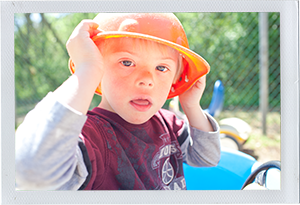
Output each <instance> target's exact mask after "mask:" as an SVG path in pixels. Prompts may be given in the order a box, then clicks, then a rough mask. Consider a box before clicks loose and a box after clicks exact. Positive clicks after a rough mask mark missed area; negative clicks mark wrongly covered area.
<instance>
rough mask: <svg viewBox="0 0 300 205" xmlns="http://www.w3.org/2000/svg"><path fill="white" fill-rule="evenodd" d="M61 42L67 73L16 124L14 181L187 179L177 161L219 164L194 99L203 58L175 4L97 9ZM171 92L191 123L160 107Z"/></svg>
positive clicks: (59, 186) (111, 184) (138, 184)
mask: <svg viewBox="0 0 300 205" xmlns="http://www.w3.org/2000/svg"><path fill="white" fill-rule="evenodd" d="M67 50H68V53H69V55H70V69H71V71H72V72H73V73H74V74H73V75H72V76H71V77H70V78H69V79H67V80H66V81H65V82H64V83H63V84H62V85H61V86H60V87H59V88H57V89H56V90H55V91H54V92H53V93H52V92H50V93H49V94H48V95H47V96H46V97H45V98H44V99H43V100H42V101H41V102H40V103H39V104H38V105H37V106H36V107H35V108H34V109H33V110H32V111H31V112H29V113H28V114H27V116H26V118H25V120H24V122H23V123H22V124H21V125H20V126H19V128H18V130H17V132H16V186H17V188H18V189H22V190H38V189H39V190H82V189H86V190H120V189H130V190H133V189H135V190H136V189H157V190H170V189H172V190H174V189H186V184H185V179H184V173H183V162H185V163H187V164H189V165H191V166H216V165H217V164H218V161H219V159H220V143H219V134H218V133H219V127H218V124H217V123H216V121H215V120H214V119H213V118H212V117H211V116H209V115H208V114H207V113H204V112H203V110H202V109H201V107H200V105H199V102H200V99H201V96H202V94H203V91H204V89H205V74H206V73H207V72H208V71H209V65H208V64H207V63H206V61H205V60H203V59H202V57H200V56H199V55H197V54H195V53H194V52H193V51H191V50H189V49H188V43H187V39H186V36H185V33H184V30H183V28H182V26H181V24H180V22H179V20H178V19H177V18H176V17H175V16H174V15H173V14H159V13H156V14H116V13H113V14H99V15H97V17H96V18H95V19H94V20H84V21H82V22H81V23H80V24H79V25H78V26H77V27H76V28H75V30H74V31H73V33H72V35H71V36H70V38H69V40H68V42H67ZM99 82H100V84H99ZM95 90H96V93H98V94H101V95H102V100H101V102H100V104H99V106H98V107H96V108H94V109H93V110H92V111H88V108H89V105H90V103H91V100H92V98H93V95H94V92H95ZM177 95H179V99H180V103H181V105H182V108H183V110H184V112H185V114H186V116H187V119H188V123H189V125H188V124H187V122H184V121H182V120H179V119H177V118H176V117H175V115H174V114H173V113H171V112H169V111H167V110H163V109H161V107H162V106H163V104H164V102H165V101H166V99H167V98H171V97H174V96H177Z"/></svg>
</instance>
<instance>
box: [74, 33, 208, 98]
mask: <svg viewBox="0 0 300 205" xmlns="http://www.w3.org/2000/svg"><path fill="white" fill-rule="evenodd" d="M110 38H137V39H145V40H150V41H154V42H157V43H160V44H163V45H166V46H170V47H171V48H174V49H176V50H177V51H178V52H179V53H180V54H181V55H182V56H183V58H184V60H186V62H187V65H188V66H186V67H185V68H184V69H183V72H182V74H181V77H180V79H179V80H178V81H177V82H176V83H175V84H173V85H172V87H173V88H172V90H170V93H169V95H168V99H170V98H173V97H175V96H178V95H180V94H182V93H183V92H185V91H186V90H188V89H189V88H190V87H191V86H192V85H193V84H194V83H195V82H196V81H197V80H198V79H200V78H201V77H202V76H204V75H206V74H207V73H208V72H209V71H210V66H209V64H208V63H207V61H206V60H205V59H204V58H202V57H201V56H200V55H198V54H197V53H195V52H193V51H192V50H190V49H188V48H186V47H184V46H181V45H179V44H176V43H173V42H171V41H167V40H164V39H161V38H157V37H154V36H150V35H146V34H140V33H134V32H126V31H108V32H102V33H99V34H98V35H97V36H94V37H93V38H92V40H93V41H94V42H96V41H99V40H105V39H110ZM69 68H70V71H71V73H74V72H75V66H74V64H73V62H72V60H71V59H70V60H69ZM95 93H96V94H98V95H102V93H101V83H100V84H99V86H98V87H97V89H96V91H95Z"/></svg>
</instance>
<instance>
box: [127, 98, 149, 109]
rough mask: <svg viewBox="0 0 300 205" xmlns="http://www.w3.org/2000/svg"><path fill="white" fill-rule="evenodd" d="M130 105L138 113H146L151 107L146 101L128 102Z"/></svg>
mask: <svg viewBox="0 0 300 205" xmlns="http://www.w3.org/2000/svg"><path fill="white" fill-rule="evenodd" d="M130 104H131V105H132V106H133V107H134V108H135V109H136V110H138V111H140V112H146V111H147V110H149V109H150V108H151V106H152V103H151V102H150V100H148V99H134V100H131V101H130Z"/></svg>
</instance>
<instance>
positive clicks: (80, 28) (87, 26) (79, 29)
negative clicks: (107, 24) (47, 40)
mask: <svg viewBox="0 0 300 205" xmlns="http://www.w3.org/2000/svg"><path fill="white" fill-rule="evenodd" d="M98 27H99V25H98V24H97V23H96V22H95V21H93V20H88V19H86V20H82V21H81V22H80V23H79V24H78V25H77V26H76V28H75V29H74V32H73V35H74V36H76V35H78V34H82V35H87V33H86V32H88V33H89V36H88V37H91V36H95V35H97V34H98V33H100V32H101V31H100V30H98V29H97V28H98Z"/></svg>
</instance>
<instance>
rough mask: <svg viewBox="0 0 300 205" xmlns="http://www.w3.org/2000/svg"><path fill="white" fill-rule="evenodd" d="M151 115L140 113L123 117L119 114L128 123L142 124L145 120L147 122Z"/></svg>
mask: <svg viewBox="0 0 300 205" xmlns="http://www.w3.org/2000/svg"><path fill="white" fill-rule="evenodd" d="M152 116H153V115H150V116H149V115H148V116H145V115H142V116H134V117H132V116H131V117H123V116H121V117H122V118H123V119H124V120H125V121H126V122H128V123H130V124H134V125H141V124H144V123H145V122H147V121H148V120H149V119H150V118H151V117H152Z"/></svg>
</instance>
